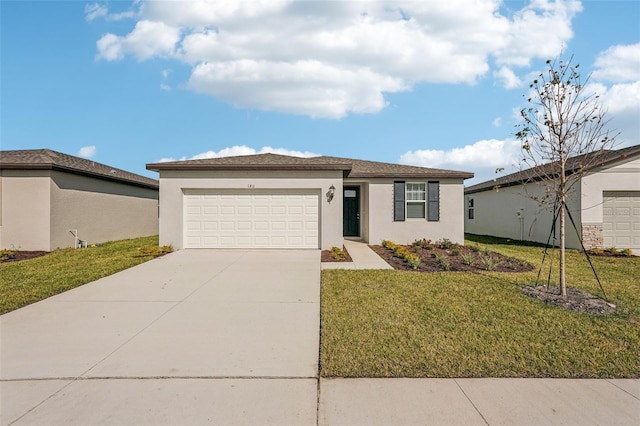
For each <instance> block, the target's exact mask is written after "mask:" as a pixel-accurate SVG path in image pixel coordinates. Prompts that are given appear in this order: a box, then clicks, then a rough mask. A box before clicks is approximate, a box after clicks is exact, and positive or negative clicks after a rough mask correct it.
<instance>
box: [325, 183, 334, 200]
mask: <svg viewBox="0 0 640 426" xmlns="http://www.w3.org/2000/svg"><path fill="white" fill-rule="evenodd" d="M335 194H336V187H335V186H333V185H331V186H330V187H329V191H327V203H330V202H331V200H333V196H334V195H335Z"/></svg>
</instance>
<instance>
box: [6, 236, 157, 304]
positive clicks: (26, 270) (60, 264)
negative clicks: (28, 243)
mask: <svg viewBox="0 0 640 426" xmlns="http://www.w3.org/2000/svg"><path fill="white" fill-rule="evenodd" d="M157 245H158V236H154V237H143V238H135V239H131V240H122V241H114V242H109V243H105V244H101V245H100V246H99V247H89V248H83V249H73V248H67V249H59V250H55V251H53V252H51V253H49V254H46V255H45V256H42V257H37V258H35V259H30V260H25V261H20V262H2V263H0V314H4V313H7V312H9V311H12V310H14V309H18V308H21V307H23V306H26V305H28V304H30V303H34V302H37V301H39V300H42V299H46V298H47V297H50V296H53V295H55V294H58V293H62V292H63V291H67V290H71V289H72V288H74V287H78V286H80V285H83V284H86V283H88V282H91V281H94V280H97V279H99V278H102V277H106V276H107V275H111V274H115V273H116V272H118V271H121V270H123V269H127V268H130V267H132V266H135V265H138V264H140V263H142V262H146V261H148V260H150V259H152V258H153V257H154V255H155V253H151V254H149V253H140V252H139V249H140V248H142V247H148V246H157ZM141 254H142V256H141Z"/></svg>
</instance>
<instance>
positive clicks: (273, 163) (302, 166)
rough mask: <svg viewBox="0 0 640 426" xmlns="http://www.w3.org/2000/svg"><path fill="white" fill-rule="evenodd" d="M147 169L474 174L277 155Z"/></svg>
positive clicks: (372, 174)
mask: <svg viewBox="0 0 640 426" xmlns="http://www.w3.org/2000/svg"><path fill="white" fill-rule="evenodd" d="M147 169H149V170H154V171H157V172H159V171H162V170H342V171H343V173H344V176H345V177H347V176H348V177H350V178H461V179H468V178H472V177H473V173H468V172H459V171H454V170H443V169H430V168H426V167H416V166H405V165H401V164H391V163H381V162H377V161H365V160H354V159H350V158H339V157H328V156H322V157H308V158H302V157H292V156H288V155H279V154H271V153H269V154H256V155H241V156H235V157H220V158H206V159H200V160H186V161H170V162H163V163H152V164H147Z"/></svg>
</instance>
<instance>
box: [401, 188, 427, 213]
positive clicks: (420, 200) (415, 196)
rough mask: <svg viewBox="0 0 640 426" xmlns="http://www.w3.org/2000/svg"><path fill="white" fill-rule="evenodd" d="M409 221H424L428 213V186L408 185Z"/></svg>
mask: <svg viewBox="0 0 640 426" xmlns="http://www.w3.org/2000/svg"><path fill="white" fill-rule="evenodd" d="M406 190H407V196H406V200H407V219H416V218H419V219H424V218H425V217H427V216H426V213H427V197H426V185H425V184H424V183H407V186H406Z"/></svg>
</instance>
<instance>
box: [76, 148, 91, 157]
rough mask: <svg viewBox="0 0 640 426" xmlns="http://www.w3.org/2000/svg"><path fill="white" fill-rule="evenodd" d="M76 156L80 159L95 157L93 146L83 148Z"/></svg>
mask: <svg viewBox="0 0 640 426" xmlns="http://www.w3.org/2000/svg"><path fill="white" fill-rule="evenodd" d="M76 155H77V156H78V157H82V158H91V157H93V156H94V155H96V147H95V146H94V145H90V146H83V147H82V148H80V151H78V153H77V154H76Z"/></svg>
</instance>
